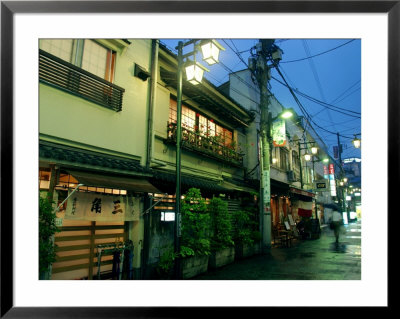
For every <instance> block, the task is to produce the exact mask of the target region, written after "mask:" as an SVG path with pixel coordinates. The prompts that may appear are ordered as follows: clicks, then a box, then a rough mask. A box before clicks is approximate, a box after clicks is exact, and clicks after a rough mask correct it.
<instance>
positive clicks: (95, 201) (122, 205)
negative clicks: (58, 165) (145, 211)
mask: <svg viewBox="0 0 400 319" xmlns="http://www.w3.org/2000/svg"><path fill="white" fill-rule="evenodd" d="M64 218H65V219H75V220H91V221H134V220H139V199H138V198H135V197H132V196H119V195H118V196H116V195H103V194H96V193H83V192H76V193H74V194H73V195H72V196H70V198H69V199H68V202H67V209H66V211H65V217H64Z"/></svg>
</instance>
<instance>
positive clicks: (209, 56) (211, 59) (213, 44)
mask: <svg viewBox="0 0 400 319" xmlns="http://www.w3.org/2000/svg"><path fill="white" fill-rule="evenodd" d="M200 47H201V52H202V54H203V60H204V61H206V62H207V63H208V64H209V65H212V64H215V63H218V62H219V60H218V57H219V52H220V51H221V50H223V51H225V48H224V47H223V46H222V45H220V44H219V43H218V42H217V41H216V40H204V41H202V42H201V43H200Z"/></svg>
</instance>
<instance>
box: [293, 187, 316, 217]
mask: <svg viewBox="0 0 400 319" xmlns="http://www.w3.org/2000/svg"><path fill="white" fill-rule="evenodd" d="M289 193H290V201H291V205H292V215H293V218H294V220H296V221H298V220H300V219H301V218H302V217H312V216H313V211H314V203H313V199H314V198H315V194H314V193H311V192H308V191H305V190H302V189H299V188H295V187H290V188H289Z"/></svg>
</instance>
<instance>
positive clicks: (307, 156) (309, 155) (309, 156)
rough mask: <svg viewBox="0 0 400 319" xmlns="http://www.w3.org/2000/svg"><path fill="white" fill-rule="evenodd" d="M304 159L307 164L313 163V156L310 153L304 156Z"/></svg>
mask: <svg viewBox="0 0 400 319" xmlns="http://www.w3.org/2000/svg"><path fill="white" fill-rule="evenodd" d="M304 159H305V160H306V161H307V162H309V161H311V154H308V153H306V154H304Z"/></svg>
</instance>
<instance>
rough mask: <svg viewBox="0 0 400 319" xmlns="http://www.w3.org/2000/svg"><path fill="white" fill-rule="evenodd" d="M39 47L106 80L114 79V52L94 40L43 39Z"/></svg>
mask: <svg viewBox="0 0 400 319" xmlns="http://www.w3.org/2000/svg"><path fill="white" fill-rule="evenodd" d="M39 47H40V49H42V50H44V51H46V52H48V53H50V54H52V55H55V56H56V57H59V58H60V59H62V60H64V61H66V62H69V63H71V64H73V65H75V66H77V67H80V68H82V69H84V70H86V71H88V72H90V73H92V74H94V75H96V76H98V77H100V78H102V79H104V80H106V81H108V82H111V83H112V82H113V81H114V71H115V57H116V53H115V52H114V51H112V50H110V49H108V48H106V47H104V46H102V45H100V44H98V43H97V42H95V41H94V40H83V39H78V40H73V39H43V40H40V45H39Z"/></svg>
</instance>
